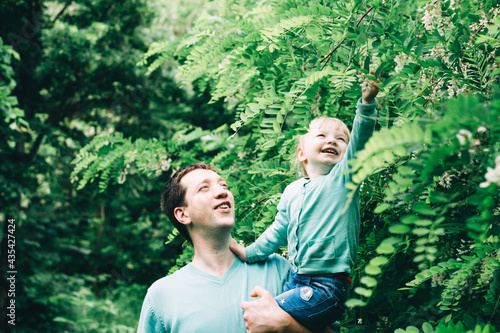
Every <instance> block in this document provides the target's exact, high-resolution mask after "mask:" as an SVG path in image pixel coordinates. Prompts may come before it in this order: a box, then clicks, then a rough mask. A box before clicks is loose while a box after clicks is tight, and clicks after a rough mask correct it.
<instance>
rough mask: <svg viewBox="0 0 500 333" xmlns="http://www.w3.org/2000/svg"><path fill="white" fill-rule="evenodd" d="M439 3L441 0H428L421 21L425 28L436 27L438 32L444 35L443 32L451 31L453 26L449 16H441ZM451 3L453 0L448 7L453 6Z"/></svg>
mask: <svg viewBox="0 0 500 333" xmlns="http://www.w3.org/2000/svg"><path fill="white" fill-rule="evenodd" d="M441 3H442V1H437V0H433V1H429V2H428V3H427V4H426V5H425V7H424V16H423V17H422V22H423V24H424V27H425V29H426V30H433V29H434V27H436V28H437V29H438V32H439V34H440V35H441V36H444V34H445V32H448V31H452V30H453V28H454V27H455V26H454V25H453V22H451V17H450V16H443V11H442V10H441ZM453 4H454V1H452V2H451V6H450V7H453ZM453 15H455V14H453Z"/></svg>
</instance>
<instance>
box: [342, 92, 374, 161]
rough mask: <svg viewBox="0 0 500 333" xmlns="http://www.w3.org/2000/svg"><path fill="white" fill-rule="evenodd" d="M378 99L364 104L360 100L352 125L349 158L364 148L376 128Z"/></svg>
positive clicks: (348, 150)
mask: <svg viewBox="0 0 500 333" xmlns="http://www.w3.org/2000/svg"><path fill="white" fill-rule="evenodd" d="M376 107H377V100H376V99H375V101H374V102H373V103H372V104H363V102H362V99H361V98H360V99H359V100H358V105H357V110H356V117H355V118H354V123H353V125H352V133H351V142H349V143H350V145H349V147H348V149H347V154H348V155H347V159H351V158H353V157H354V154H355V153H356V152H357V151H360V150H363V148H364V147H365V144H366V142H367V141H368V139H370V137H371V136H372V134H373V131H374V130H375V123H376V122H377V109H376Z"/></svg>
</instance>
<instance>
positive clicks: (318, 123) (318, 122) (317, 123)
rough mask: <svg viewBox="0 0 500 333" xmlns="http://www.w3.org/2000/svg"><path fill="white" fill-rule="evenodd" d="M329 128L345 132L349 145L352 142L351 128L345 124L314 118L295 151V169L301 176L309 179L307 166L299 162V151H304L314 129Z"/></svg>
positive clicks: (335, 119)
mask: <svg viewBox="0 0 500 333" xmlns="http://www.w3.org/2000/svg"><path fill="white" fill-rule="evenodd" d="M328 127H333V128H336V129H341V130H343V131H344V133H345V135H346V136H347V142H346V143H347V144H348V143H349V141H350V140H351V132H350V131H349V128H348V127H347V125H346V124H344V122H343V121H342V120H340V119H338V118H332V117H318V118H314V119H313V120H312V121H311V122H310V123H309V128H308V129H307V133H306V134H303V135H301V136H300V137H299V139H298V144H297V149H295V159H294V163H293V164H294V167H295V169H296V170H297V171H298V173H299V174H300V175H301V176H304V177H308V175H307V171H306V168H305V165H304V163H303V162H301V161H299V154H298V152H299V149H304V141H305V140H304V138H305V136H306V135H307V134H309V132H311V130H312V129H322V128H328Z"/></svg>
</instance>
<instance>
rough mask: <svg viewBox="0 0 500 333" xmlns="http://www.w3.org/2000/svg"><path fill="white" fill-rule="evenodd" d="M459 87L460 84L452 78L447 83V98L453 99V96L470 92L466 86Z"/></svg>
mask: <svg viewBox="0 0 500 333" xmlns="http://www.w3.org/2000/svg"><path fill="white" fill-rule="evenodd" d="M460 85H461V82H460V81H459V80H458V79H457V78H456V77H452V78H451V80H450V81H448V98H453V97H454V96H458V95H460V94H464V93H465V94H466V93H469V92H471V91H472V89H471V88H470V87H469V86H468V85H466V84H465V85H463V86H460Z"/></svg>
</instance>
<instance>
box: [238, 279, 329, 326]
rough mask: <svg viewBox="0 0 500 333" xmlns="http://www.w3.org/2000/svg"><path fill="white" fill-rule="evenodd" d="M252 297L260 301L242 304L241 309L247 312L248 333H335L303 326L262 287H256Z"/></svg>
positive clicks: (244, 317)
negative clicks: (312, 329)
mask: <svg viewBox="0 0 500 333" xmlns="http://www.w3.org/2000/svg"><path fill="white" fill-rule="evenodd" d="M250 296H252V297H260V299H258V300H256V301H249V302H241V307H242V308H243V310H245V314H244V315H243V319H245V326H246V328H247V332H248V333H264V332H275V333H285V332H286V333H333V331H332V330H331V329H330V328H329V327H325V328H324V329H322V330H315V331H311V330H310V329H308V328H306V327H304V326H302V325H301V324H299V323H298V322H297V321H296V320H295V319H293V317H292V316H290V315H289V314H288V313H286V312H285V311H284V310H283V309H281V308H280V307H279V305H278V303H276V301H275V300H274V298H273V296H272V295H271V293H270V292H268V291H267V290H265V289H264V288H262V287H259V286H257V287H255V289H254V290H253V291H252V293H251V294H250Z"/></svg>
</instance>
